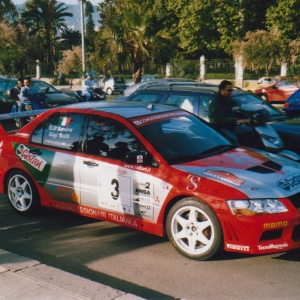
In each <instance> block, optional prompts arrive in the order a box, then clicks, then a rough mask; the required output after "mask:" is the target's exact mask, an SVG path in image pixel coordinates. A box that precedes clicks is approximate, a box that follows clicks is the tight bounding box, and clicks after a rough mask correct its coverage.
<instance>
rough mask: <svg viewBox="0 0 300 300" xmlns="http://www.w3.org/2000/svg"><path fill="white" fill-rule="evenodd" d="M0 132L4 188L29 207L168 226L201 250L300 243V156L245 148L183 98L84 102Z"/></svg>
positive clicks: (149, 228)
mask: <svg viewBox="0 0 300 300" xmlns="http://www.w3.org/2000/svg"><path fill="white" fill-rule="evenodd" d="M26 113H27V114H29V113H31V114H32V111H30V112H26ZM22 116H23V115H22ZM14 117H15V115H13V114H7V115H5V116H3V117H2V118H1V116H0V122H1V124H2V121H1V120H7V119H9V118H14ZM83 129H84V131H83ZM0 141H1V143H0V149H1V156H0V165H1V172H0V193H2V194H4V193H5V194H7V196H8V201H9V204H10V205H11V207H12V209H14V210H15V211H16V212H18V213H19V214H21V215H22V214H26V213H30V212H33V211H34V210H35V209H37V208H38V207H39V206H40V205H42V206H44V207H48V208H52V209H57V210H62V211H66V212H72V213H76V214H79V215H83V216H86V217H90V218H95V219H100V220H105V221H108V222H113V223H116V224H119V225H122V226H128V227H130V228H133V229H138V230H141V231H144V232H148V233H152V234H155V235H159V236H164V235H165V234H166V233H167V235H168V237H169V239H170V241H171V242H172V245H173V246H174V248H175V249H176V250H177V251H178V252H179V253H181V254H182V255H184V256H186V257H188V258H189V259H195V260H205V259H209V258H211V257H213V256H215V255H216V254H217V253H218V252H219V251H221V250H222V249H225V250H227V251H231V252H240V253H245V254H267V253H277V252H283V251H284V252H286V251H289V250H292V249H298V248H300V201H299V197H300V180H299V177H300V164H299V163H296V162H294V163H291V161H290V160H288V159H284V158H279V157H278V156H270V155H268V153H266V152H260V153H258V152H255V151H253V150H250V149H247V148H239V147H237V146H236V145H235V144H233V143H232V142H230V141H229V140H228V139H226V138H225V137H224V136H222V135H221V134H219V133H218V132H217V131H215V130H213V129H212V128H211V127H210V126H209V125H207V124H206V122H204V121H202V120H201V119H200V118H198V117H197V116H195V115H193V114H191V113H189V112H187V111H184V110H181V109H178V108H177V107H171V106H164V105H159V104H155V105H149V104H146V103H130V102H123V103H121V102H105V101H102V102H89V103H79V104H76V105H71V106H66V107H64V108H54V109H52V110H47V111H46V112H44V113H41V114H39V115H38V116H37V117H36V118H35V119H33V120H32V121H31V122H30V123H29V124H27V125H26V126H25V127H23V128H22V129H20V130H18V131H16V132H10V133H9V134H8V133H7V132H6V131H5V130H4V128H3V127H2V125H1V126H0ZM101 224H102V223H99V226H101Z"/></svg>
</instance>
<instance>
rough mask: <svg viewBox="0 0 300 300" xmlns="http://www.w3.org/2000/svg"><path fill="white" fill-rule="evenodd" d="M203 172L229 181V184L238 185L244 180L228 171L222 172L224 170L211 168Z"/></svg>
mask: <svg viewBox="0 0 300 300" xmlns="http://www.w3.org/2000/svg"><path fill="white" fill-rule="evenodd" d="M203 174H205V175H207V176H210V177H213V178H217V179H220V180H223V181H226V182H229V183H231V184H234V185H236V186H240V185H242V184H243V183H244V182H245V181H243V180H241V179H239V178H237V177H236V176H235V175H233V174H231V173H228V172H224V171H212V170H206V171H204V172H203Z"/></svg>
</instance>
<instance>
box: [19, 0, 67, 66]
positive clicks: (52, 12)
mask: <svg viewBox="0 0 300 300" xmlns="http://www.w3.org/2000/svg"><path fill="white" fill-rule="evenodd" d="M67 9H68V8H67V7H66V6H65V4H64V3H59V4H57V1H56V0H27V1H26V2H25V10H24V12H23V13H22V14H21V18H22V23H23V24H25V25H26V26H27V28H28V30H29V34H32V35H37V37H38V39H39V40H43V50H44V57H41V58H42V59H45V60H46V62H47V65H48V69H49V71H50V70H53V58H54V57H53V55H54V54H53V48H52V46H53V43H54V40H55V35H56V34H57V33H58V32H60V31H61V32H63V31H64V30H66V29H67V26H66V24H65V23H64V22H65V17H72V16H73V14H72V13H69V12H66V10H67Z"/></svg>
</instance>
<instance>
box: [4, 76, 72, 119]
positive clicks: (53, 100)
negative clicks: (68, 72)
mask: <svg viewBox="0 0 300 300" xmlns="http://www.w3.org/2000/svg"><path fill="white" fill-rule="evenodd" d="M17 82H18V79H17V78H0V113H2V114H3V113H9V112H11V110H12V107H13V105H15V103H16V100H15V99H12V98H11V89H13V88H14V87H15V86H16V85H17ZM32 83H33V84H34V85H35V86H37V87H38V88H39V90H40V92H41V93H45V94H46V96H47V97H46V102H47V104H48V105H49V106H50V107H56V106H62V105H68V104H72V103H77V102H78V101H77V100H76V99H74V98H72V97H70V96H68V95H66V94H64V93H63V92H61V91H59V90H57V89H56V88H54V87H53V86H52V85H50V84H48V83H46V82H44V81H42V80H38V79H32Z"/></svg>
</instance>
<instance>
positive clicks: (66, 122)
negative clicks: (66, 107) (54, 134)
mask: <svg viewBox="0 0 300 300" xmlns="http://www.w3.org/2000/svg"><path fill="white" fill-rule="evenodd" d="M70 122H71V118H67V117H61V118H59V123H58V125H61V126H69V124H70Z"/></svg>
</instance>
